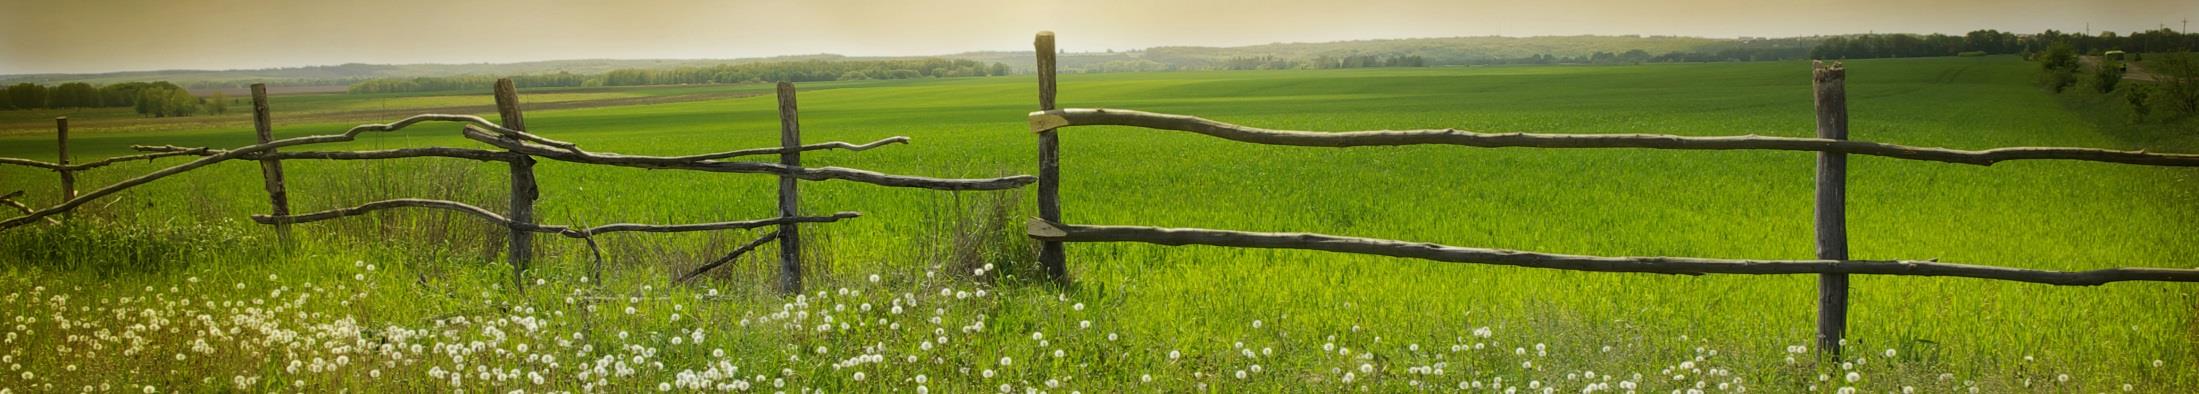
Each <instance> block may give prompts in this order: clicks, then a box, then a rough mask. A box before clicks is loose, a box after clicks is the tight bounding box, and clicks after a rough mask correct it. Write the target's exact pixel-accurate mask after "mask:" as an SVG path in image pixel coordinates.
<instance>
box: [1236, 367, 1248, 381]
mask: <svg viewBox="0 0 2199 394" xmlns="http://www.w3.org/2000/svg"><path fill="white" fill-rule="evenodd" d="M1250 376H1251V375H1247V374H1245V370H1242V369H1240V370H1237V380H1244V379H1245V378H1247V377H1250Z"/></svg>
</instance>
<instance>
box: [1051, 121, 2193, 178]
mask: <svg viewBox="0 0 2199 394" xmlns="http://www.w3.org/2000/svg"><path fill="white" fill-rule="evenodd" d="M1029 118H1030V119H1029V120H1030V126H1031V130H1032V131H1041V132H1043V131H1046V130H1054V129H1058V128H1062V127H1071V126H1131V127H1142V128H1148V129H1159V130H1174V131H1186V132H1192V133H1198V134H1205V135H1209V136H1214V137H1219V138H1222V139H1227V140H1231V141H1239V142H1250V143H1256V144H1268V145H1289V146H1314V147H1332V148H1341V147H1358V146H1400V145H1460V146H1472V147H1482V148H1507V147H1524V148H1634V149H1676V150H1784V151H1804V152H1828V153H1847V154H1858V155H1870V156H1880V157H1890V158H1896V159H1906V160H1921V161H1936V162H1944V163H1956V164H1970V165H1979V166H1990V165H1993V164H1994V163H2000V162H2004V161H2013V160H2075V161H2091V162H2103V163H2121V164H2139V165H2149V166H2164V167H2199V154H2188V153H2150V152H2146V151H2143V150H2137V151H2120V150H2108V149H2092V148H2060V147H2051V148H2049V147H2016V148H1995V149H1986V150H1956V149H1947V148H1923V147H1913V146H1904V145H1895V144H1886V143H1878V142H1869V141H1843V140H1832V139H1825V138H1797V137H1766V136H1758V135H1745V136H1726V137H1684V136H1677V135H1661V134H1542V133H1476V132H1471V131H1465V130H1458V129H1425V130H1378V131H1338V132H1325V131H1297V130H1273V129H1263V128H1257V127H1248V126H1240V125H1235V124H1229V123H1223V122H1218V121H1213V120H1208V119H1202V118H1198V117H1194V116H1186V115H1170V114H1160V113H1152V112H1140V111H1131V110H1120V109H1081V108H1072V109H1061V110H1052V111H1039V112H1032V113H1031V114H1030V117H1029ZM1044 135H1045V133H1041V134H1040V138H1041V139H1043V138H1045V137H1044Z"/></svg>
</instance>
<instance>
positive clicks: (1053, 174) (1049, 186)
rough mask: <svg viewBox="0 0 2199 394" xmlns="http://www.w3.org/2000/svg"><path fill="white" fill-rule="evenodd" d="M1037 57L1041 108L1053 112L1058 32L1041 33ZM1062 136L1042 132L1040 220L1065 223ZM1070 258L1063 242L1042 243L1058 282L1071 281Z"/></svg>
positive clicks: (1041, 253)
mask: <svg viewBox="0 0 2199 394" xmlns="http://www.w3.org/2000/svg"><path fill="white" fill-rule="evenodd" d="M1032 46H1033V47H1034V48H1033V51H1032V53H1033V54H1036V55H1038V109H1039V110H1041V111H1051V110H1055V109H1058V107H1056V106H1055V105H1054V89H1055V84H1054V73H1055V68H1054V32H1051V31H1042V32H1038V39H1037V40H1036V41H1035V42H1033V43H1032ZM1060 150H1061V137H1060V135H1058V134H1057V133H1055V132H1054V130H1046V131H1040V132H1038V217H1039V218H1040V219H1045V220H1048V221H1053V222H1057V223H1058V222H1061V155H1060ZM1067 260H1068V256H1067V255H1065V254H1064V251H1063V250H1062V247H1061V241H1039V243H1038V263H1039V265H1041V266H1044V267H1046V276H1047V277H1048V278H1051V279H1053V280H1054V281H1055V282H1060V283H1067V282H1069V263H1068V261H1067Z"/></svg>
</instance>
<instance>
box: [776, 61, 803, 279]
mask: <svg viewBox="0 0 2199 394" xmlns="http://www.w3.org/2000/svg"><path fill="white" fill-rule="evenodd" d="M779 149H781V150H780V151H779V164H780V165H784V166H786V167H787V168H788V169H794V168H800V167H801V166H802V124H801V115H800V114H799V113H798V112H797V111H796V109H795V106H794V83H793V82H780V83H779ZM798 181H799V180H798V179H796V178H795V177H794V175H792V174H787V175H780V176H779V217H782V218H791V217H795V216H800V214H801V212H800V209H799V208H800V207H799V205H800V203H801V198H800V197H799V196H798V195H797V194H795V193H796V191H795V187H796V186H797V185H798ZM779 292H781V293H786V294H799V293H801V292H802V237H801V230H800V229H798V228H796V227H795V226H794V223H785V224H780V225H779Z"/></svg>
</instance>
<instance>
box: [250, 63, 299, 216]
mask: <svg viewBox="0 0 2199 394" xmlns="http://www.w3.org/2000/svg"><path fill="white" fill-rule="evenodd" d="M268 113H269V112H268V105H267V84H259V83H255V84H252V131H253V135H254V137H256V140H257V141H259V143H262V144H265V143H268V142H273V141H275V122H274V119H272V118H271V117H270V116H269V115H268ZM267 152H268V153H271V154H272V153H275V150H273V149H269V150H268V151H267ZM260 179H261V183H263V184H265V185H266V187H267V202H268V205H269V206H270V207H271V209H270V210H269V211H270V213H269V214H271V215H275V216H289V215H290V192H289V191H288V190H286V188H285V186H284V183H283V163H282V160H281V159H276V158H273V157H268V158H262V159H260ZM275 237H276V239H279V240H281V241H282V243H283V245H284V247H289V245H290V244H291V242H293V241H292V240H291V239H290V225H289V224H287V223H286V224H277V225H275Z"/></svg>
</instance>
